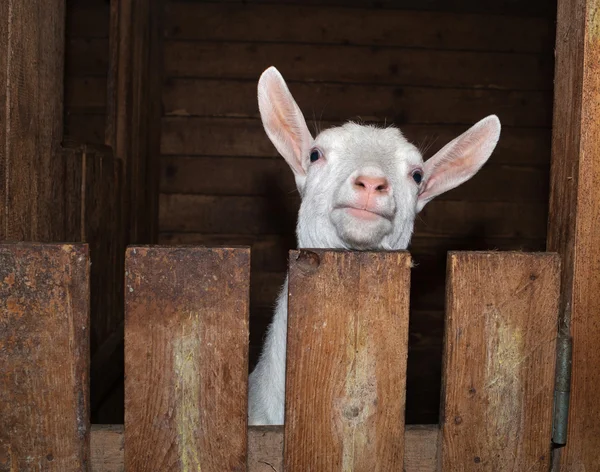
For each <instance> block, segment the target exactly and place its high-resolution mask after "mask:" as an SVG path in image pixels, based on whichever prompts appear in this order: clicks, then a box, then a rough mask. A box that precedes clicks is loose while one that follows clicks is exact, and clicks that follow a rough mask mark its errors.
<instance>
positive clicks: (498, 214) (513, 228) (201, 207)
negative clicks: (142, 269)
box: [160, 194, 547, 238]
mask: <svg viewBox="0 0 600 472" xmlns="http://www.w3.org/2000/svg"><path fill="white" fill-rule="evenodd" d="M297 212H298V200H297V198H292V197H290V198H282V199H280V200H278V201H273V199H272V198H266V197H224V196H219V197H216V196H204V195H182V194H173V195H169V194H162V195H161V196H160V225H161V228H162V230H163V231H166V232H199V233H236V234H262V233H266V234H274V233H282V234H290V233H293V231H294V227H295V224H296V215H297ZM546 215H547V209H546V204H545V203H536V202H518V203H513V202H477V201H473V202H469V201H444V200H434V201H432V202H431V203H429V204H428V205H427V206H426V207H425V209H424V210H423V211H422V212H421V213H420V217H419V219H418V220H417V223H416V230H417V233H418V234H419V235H421V236H432V237H440V236H451V237H471V238H473V237H477V236H479V235H482V234H485V235H486V236H488V237H495V238H507V237H519V238H544V237H545V235H546Z"/></svg>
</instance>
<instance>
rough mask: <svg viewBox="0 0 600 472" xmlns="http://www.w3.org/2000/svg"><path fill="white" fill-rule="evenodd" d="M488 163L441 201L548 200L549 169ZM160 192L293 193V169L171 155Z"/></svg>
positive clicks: (164, 163) (271, 162)
mask: <svg viewBox="0 0 600 472" xmlns="http://www.w3.org/2000/svg"><path fill="white" fill-rule="evenodd" d="M493 161H494V159H493V157H492V159H491V161H490V162H489V163H488V164H487V165H486V166H485V167H484V168H483V169H481V170H480V171H479V173H478V174H477V176H476V177H475V178H473V179H471V180H470V181H468V182H466V183H465V184H464V185H460V186H459V187H457V188H456V189H454V190H451V191H449V192H447V193H444V194H442V195H440V196H439V197H438V198H439V199H441V200H463V199H464V200H476V201H501V202H510V201H513V202H514V201H523V202H532V201H539V202H547V201H548V176H549V169H548V167H546V168H539V167H525V166H518V167H516V166H507V165H502V164H500V165H496V164H495V162H493ZM160 190H161V192H162V193H192V194H204V195H232V196H233V195H240V196H248V195H260V196H272V195H276V194H279V195H281V194H283V195H286V194H287V195H289V194H292V193H295V192H296V184H295V182H294V177H293V173H292V172H291V171H290V168H289V167H288V165H287V163H286V162H285V161H284V160H283V159H260V158H247V157H239V158H233V157H232V158H227V157H172V156H167V157H165V158H163V159H162V160H161V186H160Z"/></svg>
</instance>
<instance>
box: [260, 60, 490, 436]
mask: <svg viewBox="0 0 600 472" xmlns="http://www.w3.org/2000/svg"><path fill="white" fill-rule="evenodd" d="M258 101H259V109H260V113H261V118H262V121H263V125H264V127H265V131H266V133H267V135H268V136H269V138H270V139H271V141H272V142H273V144H274V145H275V147H276V148H277V150H278V151H279V152H280V154H281V155H282V156H283V157H284V158H285V160H286V161H287V162H288V164H289V165H290V167H291V169H292V171H293V172H294V175H295V178H296V184H297V186H298V191H299V192H300V195H301V197H302V203H301V205H300V211H299V214H298V223H297V227H296V233H297V239H298V247H300V248H331V249H347V250H401V249H406V248H407V247H408V244H409V242H410V238H411V235H412V232H413V225H414V220H415V216H416V215H417V213H418V212H419V211H421V209H422V208H423V207H424V206H425V204H426V203H427V202H429V201H430V200H431V199H433V198H434V197H436V196H437V195H439V194H440V193H443V192H445V191H448V190H450V189H452V188H455V187H456V186H458V185H460V184H462V183H463V182H465V181H467V180H468V179H470V178H471V177H472V176H473V175H475V173H476V172H477V171H478V170H479V169H480V168H481V166H482V165H483V164H484V163H485V162H486V161H487V159H488V158H489V156H490V155H491V153H492V151H493V150H494V148H495V146H496V143H497V141H498V138H499V136H500V121H499V120H498V118H497V117H496V116H494V115H491V116H488V117H487V118H484V119H483V120H481V121H480V122H479V123H477V124H475V125H474V126H473V127H472V128H470V129H469V130H467V131H466V132H465V133H463V134H462V135H461V136H459V137H458V138H456V139H454V140H453V141H451V142H450V143H448V144H447V145H446V146H445V147H444V148H442V149H441V150H440V151H439V152H438V153H437V154H436V155H435V156H433V157H432V158H430V159H429V160H428V161H427V162H426V163H424V162H423V158H422V156H421V153H420V152H419V150H418V149H417V148H416V147H415V146H414V145H412V144H411V143H409V142H408V141H407V140H406V139H405V138H404V136H403V135H402V133H401V132H400V131H399V130H398V129H396V128H393V127H388V128H383V129H382V128H377V127H375V126H365V125H359V124H355V123H347V124H345V125H343V126H340V127H335V128H331V129H328V130H325V131H323V132H322V133H320V134H319V135H318V136H317V137H316V138H315V139H313V138H312V136H311V135H310V132H309V131H308V128H307V127H306V122H305V120H304V117H303V115H302V113H301V111H300V108H299V107H298V105H297V104H296V102H295V101H294V99H293V98H292V95H291V94H290V92H289V90H288V88H287V86H286V84H285V81H284V80H283V77H281V75H280V74H279V72H278V71H277V69H275V68H274V67H270V68H269V69H267V70H266V71H265V72H263V74H262V76H261V78H260V80H259V84H258ZM314 149H318V150H320V152H321V155H322V157H320V158H319V159H318V160H317V161H316V162H314V163H311V162H310V158H309V156H310V153H311V151H312V150H314ZM415 171H418V172H423V180H422V182H421V183H420V184H417V183H416V182H415V181H414V179H413V172H415ZM362 177H368V178H372V179H386V183H387V185H386V186H385V188H384V186H382V187H377V188H376V189H375V186H373V187H368V186H367V187H365V186H364V185H360V182H361V178H362ZM348 207H354V208H357V209H359V210H361V209H367V210H368V211H369V213H365V212H359V214H360V215H365V214H366V215H368V216H369V217H368V218H364V216H363V217H357V216H356V215H357V213H356V212H354V210H349V209H348ZM287 292H288V290H287V279H286V282H285V284H284V286H283V288H282V291H281V293H280V295H279V297H278V299H277V306H276V309H275V316H274V318H273V322H272V323H271V325H270V326H269V330H268V332H267V337H266V341H265V345H264V348H263V351H262V354H261V356H260V359H259V362H258V364H257V366H256V368H255V369H254V371H253V372H252V374H251V375H250V385H249V424H252V425H259V424H283V421H284V402H285V362H286V359H285V356H286V336H287Z"/></svg>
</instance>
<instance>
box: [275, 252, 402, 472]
mask: <svg viewBox="0 0 600 472" xmlns="http://www.w3.org/2000/svg"><path fill="white" fill-rule="evenodd" d="M410 266H411V259H410V255H409V254H408V253H406V252H396V253H379V254H377V253H351V252H334V251H322V250H319V251H308V250H301V251H291V252H290V279H289V297H288V303H289V310H288V344H287V374H286V407H285V438H284V440H285V446H284V464H285V465H284V468H285V470H286V471H307V470H375V471H389V470H402V468H403V464H404V427H403V426H404V407H405V404H404V401H405V387H406V359H407V344H408V304H409V290H410Z"/></svg>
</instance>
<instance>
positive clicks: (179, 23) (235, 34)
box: [165, 2, 554, 53]
mask: <svg viewBox="0 0 600 472" xmlns="http://www.w3.org/2000/svg"><path fill="white" fill-rule="evenodd" d="M166 13H167V14H166V19H165V23H166V37H167V38H169V39H178V40H201V41H266V42H292V43H319V44H343V45H348V44H350V45H369V46H384V45H385V46H403V47H415V48H428V49H464V50H481V51H510V52H514V51H516V52H534V53H535V52H542V51H543V52H550V51H551V50H552V47H553V37H554V28H553V23H552V21H551V20H550V19H547V18H531V17H530V18H527V17H510V16H498V15H478V14H469V13H460V14H456V13H449V12H433V11H428V12H424V11H421V12H419V11H414V10H413V11H411V10H383V9H377V8H365V9H364V10H362V11H357V10H356V9H354V8H348V6H347V5H343V6H342V5H340V6H326V5H318V6H317V5H307V4H303V5H300V4H296V5H293V4H287V5H285V4H283V5H267V4H259V3H242V4H239V3H206V2H203V3H188V2H170V3H169V4H168V7H167V12H166ZM298 18H302V21H298ZM307 25H309V26H307Z"/></svg>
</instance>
